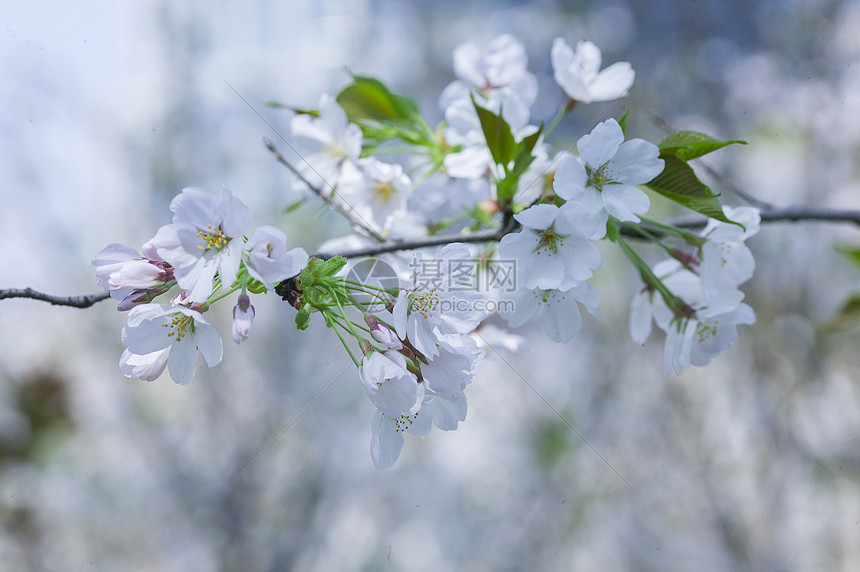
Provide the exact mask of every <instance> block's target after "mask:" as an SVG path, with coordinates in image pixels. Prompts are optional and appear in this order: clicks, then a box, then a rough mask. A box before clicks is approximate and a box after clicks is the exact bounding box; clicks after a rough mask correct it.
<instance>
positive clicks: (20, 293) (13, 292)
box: [0, 288, 110, 308]
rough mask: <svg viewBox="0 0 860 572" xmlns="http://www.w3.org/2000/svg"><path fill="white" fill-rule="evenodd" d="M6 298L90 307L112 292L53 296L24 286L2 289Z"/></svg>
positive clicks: (1, 296)
mask: <svg viewBox="0 0 860 572" xmlns="http://www.w3.org/2000/svg"><path fill="white" fill-rule="evenodd" d="M6 298H30V299H32V300H41V301H42V302H48V303H49V304H53V305H54V306H70V307H72V308H89V307H90V306H93V305H95V304H96V302H101V301H102V300H107V299H108V298H110V294H108V293H107V292H101V293H99V294H90V295H89V296H52V295H50V294H44V293H42V292H37V291H36V290H33V289H32V288H24V289H21V290H19V289H16V288H9V289H7V290H0V300H5V299H6Z"/></svg>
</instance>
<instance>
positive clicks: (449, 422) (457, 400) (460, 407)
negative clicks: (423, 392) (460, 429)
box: [430, 391, 468, 431]
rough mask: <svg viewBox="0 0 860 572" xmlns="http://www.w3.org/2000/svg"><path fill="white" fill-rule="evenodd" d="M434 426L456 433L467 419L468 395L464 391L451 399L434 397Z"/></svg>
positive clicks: (432, 407) (432, 404)
mask: <svg viewBox="0 0 860 572" xmlns="http://www.w3.org/2000/svg"><path fill="white" fill-rule="evenodd" d="M430 405H431V409H432V412H433V424H434V425H436V427H438V428H439V429H441V430H443V431H454V430H456V429H457V426H458V425H459V423H460V421H464V420H465V419H466V410H467V409H468V406H467V403H466V394H464V393H463V392H462V391H461V392H459V393H457V394H455V395H453V396H451V397H447V398H446V397H434V398H432V399H431V400H430Z"/></svg>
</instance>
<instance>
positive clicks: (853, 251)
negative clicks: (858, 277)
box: [836, 246, 860, 270]
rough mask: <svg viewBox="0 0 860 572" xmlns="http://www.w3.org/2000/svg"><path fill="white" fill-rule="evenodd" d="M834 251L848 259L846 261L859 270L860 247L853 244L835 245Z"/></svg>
mask: <svg viewBox="0 0 860 572" xmlns="http://www.w3.org/2000/svg"><path fill="white" fill-rule="evenodd" d="M836 251H837V252H839V254H841V255H842V256H844V257H845V258H847V259H848V262H850V263H851V264H853V265H854V267H855V268H857V269H858V270H860V248H857V247H855V246H837V247H836Z"/></svg>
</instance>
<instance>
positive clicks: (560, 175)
mask: <svg viewBox="0 0 860 572" xmlns="http://www.w3.org/2000/svg"><path fill="white" fill-rule="evenodd" d="M587 183H588V174H587V173H586V172H585V167H583V166H582V163H580V161H579V159H578V158H576V157H567V158H565V159H564V161H563V162H562V164H561V166H560V167H559V168H558V170H557V171H556V172H555V177H553V181H552V188H553V190H554V191H555V194H557V195H558V196H560V197H561V198H563V199H564V200H566V201H569V200H576V198H577V197H579V195H581V194H582V193H583V192H585V185H586V184H587Z"/></svg>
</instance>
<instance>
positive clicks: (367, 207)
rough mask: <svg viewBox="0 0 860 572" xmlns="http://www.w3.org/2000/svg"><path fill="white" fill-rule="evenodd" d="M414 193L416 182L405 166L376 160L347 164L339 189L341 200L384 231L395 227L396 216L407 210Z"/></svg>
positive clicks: (366, 159) (338, 194)
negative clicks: (413, 183)
mask: <svg viewBox="0 0 860 572" xmlns="http://www.w3.org/2000/svg"><path fill="white" fill-rule="evenodd" d="M411 194H412V181H411V180H410V179H409V176H408V175H406V173H404V172H403V167H402V166H400V165H397V164H391V163H384V162H382V161H380V160H378V159H376V158H374V157H367V158H365V159H359V160H358V161H357V162H356V163H355V164H352V163H347V164H344V167H343V172H342V175H341V178H340V182H339V183H338V186H337V196H338V198H339V199H341V200H342V201H343V202H344V203H346V204H347V205H349V206H350V207H352V208H354V209H355V211H356V212H357V213H358V215H359V216H361V218H362V219H364V221H365V222H367V223H368V224H370V225H371V226H373V227H374V228H377V229H381V230H382V229H388V228H390V227H391V225H392V224H393V222H394V218H395V216H396V214H397V213H398V212H400V211H403V210H405V208H406V201H407V200H408V199H409V196H410V195H411Z"/></svg>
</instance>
